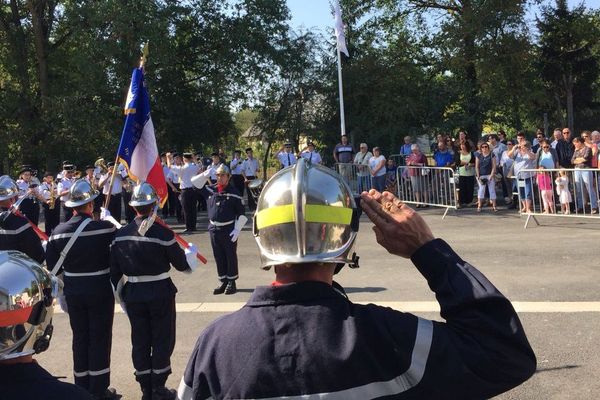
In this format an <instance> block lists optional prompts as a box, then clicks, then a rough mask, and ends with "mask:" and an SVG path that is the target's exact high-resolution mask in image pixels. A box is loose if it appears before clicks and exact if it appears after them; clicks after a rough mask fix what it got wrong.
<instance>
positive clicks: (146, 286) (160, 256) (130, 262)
mask: <svg viewBox="0 0 600 400" xmlns="http://www.w3.org/2000/svg"><path fill="white" fill-rule="evenodd" d="M144 219H145V217H136V218H135V219H134V220H133V221H131V222H130V223H129V224H127V225H126V226H124V227H123V228H121V229H119V231H118V232H117V234H116V236H115V240H114V242H113V244H112V246H111V248H110V249H111V250H110V258H111V263H110V279H111V283H112V285H113V287H114V288H116V287H117V284H118V283H119V280H120V279H121V277H122V276H123V275H127V276H148V275H160V274H163V273H166V272H169V270H170V269H171V264H172V265H173V266H174V267H175V268H176V269H177V270H179V271H185V272H190V273H191V268H190V266H189V265H188V263H187V261H186V259H185V253H184V251H183V250H182V249H181V247H179V245H178V244H177V242H176V241H175V235H174V234H173V231H171V230H170V229H168V228H165V227H164V226H161V225H159V224H157V223H154V224H152V226H151V227H150V229H148V231H147V232H146V234H145V235H144V236H142V235H140V234H139V233H138V228H139V226H140V224H141V223H142V221H143V220H144ZM175 293H177V288H176V287H175V284H174V283H173V281H172V280H171V278H166V279H162V280H157V281H154V282H144V283H126V284H125V286H124V287H123V293H122V298H123V300H124V301H125V302H147V301H152V300H156V299H161V298H170V297H172V296H174V295H175Z"/></svg>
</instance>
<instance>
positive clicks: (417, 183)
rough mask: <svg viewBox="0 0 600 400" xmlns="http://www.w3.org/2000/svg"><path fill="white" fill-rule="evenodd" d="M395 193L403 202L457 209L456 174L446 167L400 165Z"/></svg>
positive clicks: (446, 212)
mask: <svg viewBox="0 0 600 400" xmlns="http://www.w3.org/2000/svg"><path fill="white" fill-rule="evenodd" d="M396 181H397V187H398V191H397V195H398V198H399V199H400V200H401V201H403V202H404V203H408V204H415V205H417V206H421V205H425V206H432V207H442V208H445V209H446V211H445V212H444V215H443V216H442V219H444V218H445V217H446V214H448V210H450V209H454V210H456V209H457V204H458V192H457V187H458V175H455V174H454V170H453V169H452V168H448V167H414V166H400V167H398V172H397V178H396Z"/></svg>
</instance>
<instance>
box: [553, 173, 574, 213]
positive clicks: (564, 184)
mask: <svg viewBox="0 0 600 400" xmlns="http://www.w3.org/2000/svg"><path fill="white" fill-rule="evenodd" d="M554 182H555V183H556V194H557V195H558V200H559V201H560V208H561V210H562V212H563V214H570V213H571V211H570V209H569V203H570V202H571V201H572V199H571V193H570V192H569V177H568V176H567V171H565V170H562V169H561V170H560V171H559V176H558V177H557V178H556V180H555V181H554Z"/></svg>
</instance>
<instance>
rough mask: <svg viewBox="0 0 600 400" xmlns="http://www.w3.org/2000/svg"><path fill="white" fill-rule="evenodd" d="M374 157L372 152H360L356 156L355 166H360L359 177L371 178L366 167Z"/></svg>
mask: <svg viewBox="0 0 600 400" xmlns="http://www.w3.org/2000/svg"><path fill="white" fill-rule="evenodd" d="M371 157H373V154H372V153H371V152H370V151H367V152H366V153H362V152H360V151H359V152H358V153H356V155H355V156H354V164H358V165H359V167H358V176H369V170H368V169H367V167H366V166H368V165H369V160H370V159H371Z"/></svg>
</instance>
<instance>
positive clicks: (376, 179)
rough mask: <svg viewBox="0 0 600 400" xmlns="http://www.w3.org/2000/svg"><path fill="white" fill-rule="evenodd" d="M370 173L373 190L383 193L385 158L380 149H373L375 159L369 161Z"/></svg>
mask: <svg viewBox="0 0 600 400" xmlns="http://www.w3.org/2000/svg"><path fill="white" fill-rule="evenodd" d="M369 172H371V181H372V185H373V189H375V190H377V191H378V192H383V190H384V189H385V173H386V169H385V157H384V156H382V155H381V150H380V149H379V147H373V157H371V158H370V159H369Z"/></svg>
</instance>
